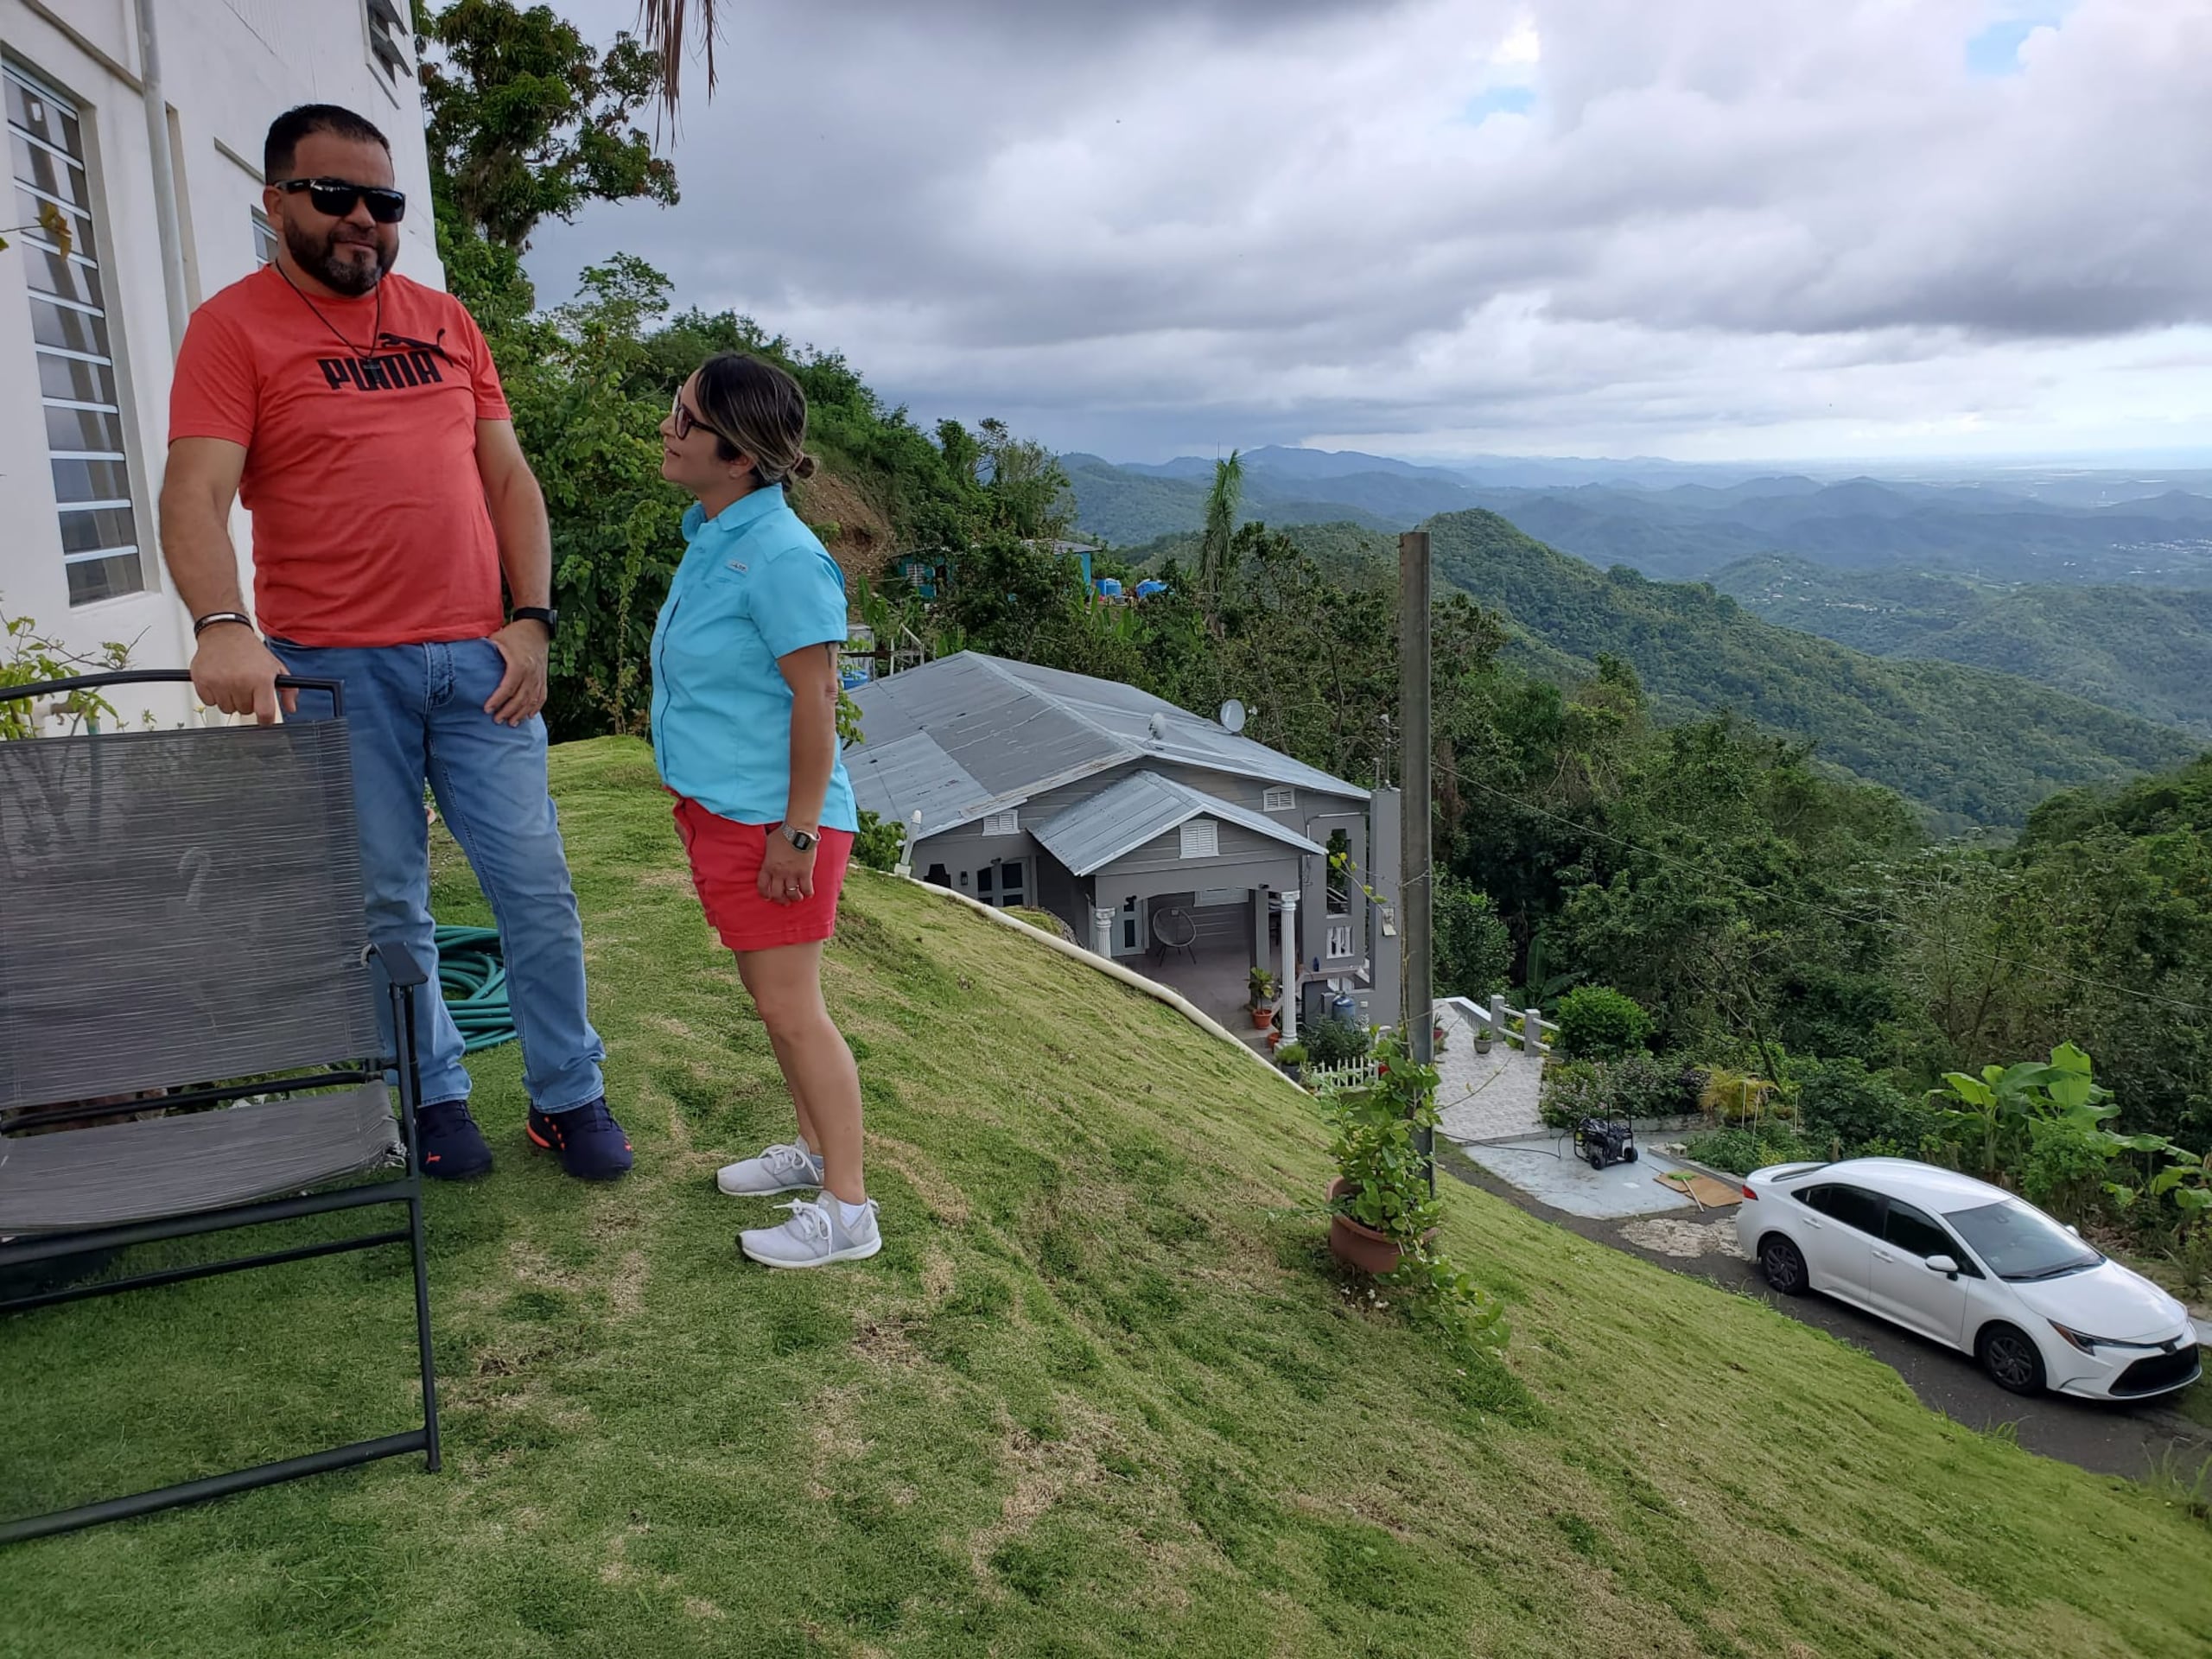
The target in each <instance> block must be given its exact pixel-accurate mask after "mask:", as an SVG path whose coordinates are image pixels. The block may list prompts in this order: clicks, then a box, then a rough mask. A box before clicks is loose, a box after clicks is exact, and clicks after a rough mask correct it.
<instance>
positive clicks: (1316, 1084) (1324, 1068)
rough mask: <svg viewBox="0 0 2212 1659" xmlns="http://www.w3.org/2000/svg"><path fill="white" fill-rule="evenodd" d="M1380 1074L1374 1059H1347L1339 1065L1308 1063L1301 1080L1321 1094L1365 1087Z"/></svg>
mask: <svg viewBox="0 0 2212 1659" xmlns="http://www.w3.org/2000/svg"><path fill="white" fill-rule="evenodd" d="M1378 1075H1380V1073H1379V1071H1378V1068H1377V1067H1376V1063H1375V1062H1374V1061H1373V1060H1370V1059H1357V1060H1346V1061H1344V1063H1343V1064H1342V1065H1308V1066H1307V1067H1306V1069H1305V1072H1304V1074H1303V1076H1302V1077H1301V1079H1300V1081H1302V1082H1303V1083H1304V1084H1306V1087H1307V1088H1308V1089H1311V1090H1313V1092H1314V1093H1316V1094H1320V1093H1323V1092H1325V1090H1331V1089H1365V1088H1367V1087H1369V1086H1370V1084H1373V1083H1374V1081H1375V1079H1376V1077H1377V1076H1378Z"/></svg>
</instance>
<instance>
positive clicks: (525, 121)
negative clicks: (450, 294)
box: [414, 0, 677, 330]
mask: <svg viewBox="0 0 2212 1659" xmlns="http://www.w3.org/2000/svg"><path fill="white" fill-rule="evenodd" d="M414 11H415V30H416V35H417V37H418V38H420V39H421V40H422V41H424V42H426V43H427V44H429V45H431V46H435V48H437V50H436V52H435V54H428V53H426V54H424V57H423V63H422V65H421V69H420V73H421V79H422V86H423V111H424V115H425V118H426V121H425V128H424V131H425V136H426V137H427V139H428V141H429V161H430V185H431V194H432V195H433V196H434V197H435V200H436V204H437V209H438V252H439V257H441V258H442V260H443V261H444V262H445V264H446V265H447V268H448V283H449V284H450V285H451V286H452V288H453V289H454V292H455V293H457V294H459V295H460V296H461V297H462V298H463V299H464V300H466V301H467V302H469V303H470V305H471V307H472V308H483V309H482V310H480V311H479V317H478V321H480V322H481V323H484V324H485V326H486V328H487V330H488V329H489V328H491V327H493V325H494V324H497V323H505V322H506V321H512V320H513V319H515V318H518V317H519V316H521V315H524V313H526V312H528V311H529V310H530V309H531V305H532V303H533V299H532V296H531V289H530V284H529V281H528V279H527V278H526V277H524V275H523V272H522V268H521V264H520V259H519V256H520V254H521V253H522V251H524V249H526V248H527V247H528V246H529V245H530V238H531V232H532V231H534V230H535V229H536V228H537V226H538V224H539V222H540V221H541V220H543V219H547V218H549V217H550V218H554V219H564V220H565V219H573V218H574V217H575V213H576V212H577V210H578V209H580V208H581V207H583V206H584V205H585V204H586V203H587V202H591V201H629V200H637V199H639V198H644V199H645V200H652V201H658V202H661V203H663V204H664V205H665V204H669V203H672V202H674V201H675V200H677V183H676V168H675V167H674V165H673V164H672V163H671V162H668V161H667V160H665V159H664V158H663V157H660V156H656V155H655V154H654V153H653V144H652V139H651V138H650V137H648V136H647V135H646V134H645V132H644V131H643V130H640V129H639V127H637V126H636V125H634V124H632V117H633V116H634V115H635V114H636V112H637V111H639V109H640V108H641V107H642V106H643V105H645V104H647V103H649V102H651V101H652V99H654V98H655V97H657V96H658V94H659V93H660V92H661V90H662V86H661V66H660V63H659V61H658V59H656V57H655V56H654V55H653V54H652V53H651V52H650V51H648V50H647V49H646V48H645V47H644V46H643V45H641V44H640V43H639V41H637V40H636V39H635V38H633V37H632V36H631V35H627V34H623V35H616V36H615V39H614V43H613V45H612V46H609V47H608V48H607V49H606V50H605V51H604V52H601V51H597V50H594V48H593V47H592V46H591V45H590V44H589V43H588V41H585V39H584V38H583V36H582V34H581V33H579V32H578V30H577V29H575V26H574V25H573V24H570V23H569V22H564V21H563V19H562V18H561V17H560V16H557V15H556V13H555V12H554V11H553V10H552V9H551V8H550V6H543V5H537V6H531V7H530V8H528V9H527V10H524V8H523V7H521V6H518V5H516V4H514V3H512V0H452V3H450V4H448V5H446V6H444V7H442V8H439V7H435V6H433V5H432V4H430V3H429V0H415V4H414ZM483 310H488V311H489V312H490V313H491V314H492V315H491V316H490V317H489V318H486V316H485V315H483Z"/></svg>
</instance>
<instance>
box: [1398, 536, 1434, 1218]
mask: <svg viewBox="0 0 2212 1659" xmlns="http://www.w3.org/2000/svg"><path fill="white" fill-rule="evenodd" d="M1428 658H1429V632H1428V532H1427V531H1421V530H1409V531H1406V533H1405V534H1404V535H1402V536H1401V537H1398V663H1399V680H1398V729H1399V732H1400V734H1401V736H1402V740H1403V742H1404V745H1405V751H1404V759H1403V760H1402V764H1401V767H1400V778H1399V782H1400V783H1401V784H1402V785H1403V794H1402V798H1401V801H1400V804H1399V810H1398V854H1399V856H1398V871H1399V875H1398V880H1399V888H1398V931H1400V933H1402V935H1403V936H1404V938H1405V942H1406V944H1405V995H1404V996H1403V997H1402V999H1401V1002H1400V1006H1401V1007H1402V1008H1403V1009H1404V1011H1405V1012H1404V1018H1405V1020H1406V1034H1407V1037H1408V1043H1407V1046H1408V1048H1409V1049H1410V1050H1411V1051H1412V1052H1413V1057H1414V1059H1415V1060H1417V1061H1419V1062H1420V1063H1421V1065H1434V1064H1435V1063H1436V1042H1435V1037H1434V1030H1435V1027H1434V1023H1433V1022H1434V1020H1435V1018H1436V969H1435V963H1434V962H1433V957H1432V942H1431V934H1430V923H1431V920H1432V911H1433V907H1432V903H1431V897H1432V895H1431V874H1432V873H1431V871H1430V868H1429V826H1430V823H1431V821H1432V819H1433V817H1434V812H1435V809H1434V807H1433V804H1432V801H1433V791H1432V789H1431V787H1430V783H1429V775H1428V769H1429V760H1430V758H1431V757H1432V755H1433V753H1435V749H1434V746H1433V743H1432V742H1431V741H1430V738H1429V690H1430V688H1429V664H1428ZM1435 1141H1436V1137H1435V1134H1434V1132H1433V1131H1432V1130H1428V1129H1423V1130H1422V1131H1421V1162H1422V1163H1423V1165H1425V1166H1427V1171H1428V1190H1429V1192H1431V1193H1432V1194H1433V1193H1434V1192H1435V1191H1436V1144H1435Z"/></svg>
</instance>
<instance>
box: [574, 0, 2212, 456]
mask: <svg viewBox="0 0 2212 1659" xmlns="http://www.w3.org/2000/svg"><path fill="white" fill-rule="evenodd" d="M567 10H569V12H570V14H571V15H572V16H575V17H576V18H577V20H578V21H579V22H582V23H583V24H584V25H585V27H586V28H587V29H589V30H591V31H592V32H594V33H595V34H597V35H600V36H601V37H602V38H604V37H605V36H607V35H611V34H612V32H613V29H615V28H618V27H622V26H625V25H626V24H627V23H628V22H630V21H631V20H632V17H633V16H634V8H633V7H632V6H631V5H629V4H627V3H625V0H594V3H589V4H576V3H572V4H571V5H569V7H568V8H567ZM2033 15H2034V16H2042V17H2044V18H2047V19H2049V20H2050V21H2049V22H2048V23H2047V24H2046V26H2044V27H2041V28H2038V29H2034V30H2033V31H2032V32H2026V33H2025V35H2024V40H2023V41H2021V42H2020V44H2019V47H2018V56H2017V60H2016V61H2014V62H2012V63H2009V64H2006V65H2005V66H2003V68H2004V72H2003V73H1988V72H1987V69H1986V67H1983V69H1982V70H1981V72H1980V73H1977V72H1976V71H1975V70H1974V69H1973V68H1970V67H1969V64H1968V46H1969V42H1971V41H1974V40H1975V38H1976V37H1977V36H1978V35H1980V34H1981V32H1982V31H1983V30H1985V29H1989V28H1990V27H1991V26H1992V25H1993V24H2002V23H2004V22H2006V21H2007V20H2008V19H2013V18H2018V17H2019V16H2021V14H2020V11H2019V10H2018V6H2017V5H2008V4H2006V3H1998V0H1918V3H1915V4H1912V5H1910V6H1900V5H1897V4H1895V3H1893V0H1825V3H1815V0H1768V3H1763V4H1760V5H1757V6H1747V5H1745V4H1742V3H1740V0H1669V3H1667V4H1665V5H1663V6H1653V5H1650V4H1649V3H1648V0H1535V3H1530V4H1526V5H1521V4H1510V5H1501V4H1491V3H1484V0H1408V3H1403V4H1397V5H1386V4H1382V3H1374V0H1363V3H1355V4H1338V3H1321V0H1308V3H1302V4H1281V3H1274V4H1260V3H1216V4H1210V5H1205V4H1192V3H1185V0H1173V3H1171V0H1147V3H1136V4H1130V3H1117V4H1115V5H1111V6H1107V5H1084V4H1076V5H1020V4H1015V3H1013V0H950V3H943V4H939V5H936V6H932V7H930V8H927V9H917V8H912V7H907V6H902V5H893V4H888V3H815V4H809V5H799V4H796V3H793V4H783V3H756V4H753V5H751V6H748V7H745V8H742V9H741V10H737V9H733V10H732V12H731V16H730V20H729V22H728V24H726V26H725V31H724V36H723V41H722V46H721V51H720V54H719V61H720V66H721V74H722V79H721V86H720V89H719V90H718V92H717V93H716V95H715V98H714V99H712V100H711V101H709V99H707V98H706V97H705V95H704V94H705V88H704V79H703V76H702V75H699V74H697V73H694V74H693V76H692V78H691V80H690V84H689V86H688V88H687V108H686V112H685V116H684V119H683V128H682V131H681V136H680V140H679V142H678V143H677V147H676V149H675V152H674V154H675V159H676V162H677V169H678V172H679V174H680V175H681V176H682V179H683V194H684V200H683V204H682V205H681V206H680V207H677V208H675V209H673V210H669V211H666V212H662V211H658V210H652V209H646V208H639V207H614V208H595V209H593V210H591V211H589V212H588V213H585V214H584V215H583V216H582V218H581V219H579V221H578V223H577V224H575V226H547V227H545V228H544V230H543V231H542V232H541V233H540V235H539V238H538V241H537V247H536V248H535V249H534V250H533V253H532V257H531V267H532V270H533V271H534V272H535V273H536V274H537V277H538V279H539V281H540V283H541V286H542V287H543V289H545V290H546V292H547V293H548V295H549V296H558V295H559V294H560V293H562V292H564V291H565V290H566V289H567V287H568V286H569V283H571V281H572V280H573V277H574V273H575V270H577V269H578V267H580V266H581V265H582V264H584V263H587V262H588V261H589V260H591V259H593V258H595V257H602V256H603V255H604V254H605V253H606V252H607V251H611V250H613V249H614V248H618V247H619V248H623V249H626V250H628V251H633V252H636V253H638V254H640V255H642V256H644V257H646V258H648V259H650V260H652V261H653V262H654V263H655V264H658V265H659V266H660V267H661V268H663V269H664V270H667V271H668V272H669V273H670V275H671V277H674V278H675V279H676V282H677V289H678V293H679V296H680V297H681V299H682V300H683V302H686V303H690V302H697V303H700V304H702V305H705V306H708V307H709V308H718V307H721V306H724V305H728V306H733V307H735V308H739V309H741V310H745V311H747V312H749V313H751V314H753V315H755V316H757V317H759V318H760V320H761V321H763V322H765V323H767V324H769V325H770V326H772V327H779V328H782V329H785V330H786V331H787V332H790V333H791V334H794V335H796V336H798V337H800V338H804V339H812V340H818V341H820V342H821V343H823V344H824V345H828V346H836V347H837V348H839V349H842V350H843V351H844V352H846V353H847V354H848V355H849V357H850V358H851V359H853V360H854V361H855V364H857V365H860V366H861V368H862V369H863V370H864V371H865V372H868V374H869V375H870V376H871V378H873V379H874V380H875V381H876V382H877V383H878V384H879V385H881V386H882V387H883V388H884V389H885V390H886V391H887V392H888V393H889V394H890V395H892V396H893V397H899V398H903V399H906V400H909V401H911V402H912V404H914V406H915V407H916V409H917V410H918V411H923V412H929V413H935V412H940V411H942V412H947V413H963V414H969V415H973V414H977V413H982V412H987V410H999V411H1000V412H1002V413H1005V414H1007V416H1009V417H1010V418H1017V419H1020V420H1021V421H1023V422H1024V423H1026V424H1027V425H1028V426H1029V427H1031V428H1032V429H1035V430H1037V431H1039V433H1040V434H1041V435H1045V436H1046V437H1047V438H1048V439H1049V440H1050V441H1052V442H1055V443H1058V444H1060V445H1061V446H1063V447H1071V448H1072V447H1084V448H1104V449H1108V450H1109V451H1113V452H1116V453H1129V454H1140V453H1154V452H1158V451H1161V450H1165V449H1172V448H1176V447H1178V446H1179V445H1183V444H1186V443H1196V442H1214V441H1220V442H1246V443H1249V442H1265V441H1270V440H1274V441H1291V442H1295V441H1298V440H1299V439H1300V437H1303V436H1307V435H1318V434H1332V435H1344V434H1354V435H1359V434H1371V435H1377V436H1378V437H1379V438H1387V439H1391V440H1393V441H1394V442H1396V443H1397V445H1398V447H1399V448H1402V449H1422V450H1425V451H1426V452H1427V453H1442V452H1446V451H1448V450H1449V449H1450V448H1452V446H1453V445H1455V444H1458V445H1465V446H1468V447H1483V446H1488V447H1497V448H1562V447H1567V448H1573V447H1576V446H1577V445H1580V447H1583V448H1605V447H1612V448H1620V447H1622V446H1627V447H1631V448H1643V449H1651V450H1665V449H1666V448H1669V444H1670V442H1675V441H1677V440H1680V441H1683V442H1688V443H1689V444H1691V446H1692V447H1696V446H1698V445H1700V444H1702V445H1704V446H1706V447H1708V448H1709V447H1711V445H1712V444H1713V442H1716V441H1718V442H1724V443H1725V442H1727V440H1726V438H1725V437H1719V436H1718V435H1721V434H1724V433H1726V432H1734V433H1735V434H1737V435H1738V442H1739V443H1740V448H1741V451H1742V452H1743V453H1746V454H1759V453H1766V452H1768V451H1769V450H1770V449H1773V448H1796V449H1797V450H1798V451H1800V452H1803V451H1804V449H1805V447H1806V446H1807V445H1808V444H1814V443H1815V442H1816V441H1817V440H1818V439H1819V437H1820V436H1821V434H1823V433H1826V434H1828V435H1830V436H1831V437H1834V438H1835V439H1836V440H1837V441H1838V442H1842V441H1843V440H1844V439H1845V438H1847V436H1848V435H1850V434H1853V433H1858V434H1861V435H1864V434H1874V435H1880V434H1884V433H1888V434H1892V435H1895V436H1896V438H1897V442H1898V443H1899V444H1900V445H1901V446H1904V445H1910V444H1913V443H1920V442H1931V441H1933V439H1932V438H1931V437H1930V436H1929V435H1930V434H1934V435H1936V436H1940V435H1942V432H1943V431H1945V430H1949V431H1951V432H1953V433H1954V434H1975V433H1979V434H1981V435H1983V438H1982V439H1976V440H1975V441H1977V442H1980V441H1984V439H1986V437H1987V435H1992V434H2005V433H2011V434H2014V435H2017V436H2018V438H2019V440H2020V442H2021V447H2029V448H2032V447H2044V448H2049V447H2052V446H2053V445H2054V444H2056V445H2063V443H2066V442H2095V441H2096V435H2098V434H2101V433H2107V432H2109V433H2119V432H2121V431H2122V430H2123V429H2125V430H2126V431H2128V432H2134V431H2135V430H2136V429H2137V428H2139V427H2140V426H2141V425H2142V424H2143V423H2145V422H2151V423H2153V424H2155V425H2156V426H2157V428H2158V431H2159V432H2160V433H2161V434H2163V435H2164V436H2165V438H2166V440H2167V441H2168V442H2173V441H2176V438H2177V435H2178V437H2179V438H2180V440H2181V441H2186V442H2209V443H2212V394H2208V393H2207V392H2206V391H2205V390H2204V377H2203V376H2202V372H2201V371H2190V370H2188V369H2186V368H2176V369H2172V370H2170V371H2166V372H2164V373H2163V375H2162V373H2161V372H2159V371H2158V370H2156V369H2154V368H2152V367H2150V366H2147V362H2148V359H2150V358H2151V357H2152V356H2153V355H2154V354H2153V353H2148V352H2146V351H2145V340H2144V339H2143V338H2142V337H2143V336H2152V337H2154V338H2157V339H2158V340H2162V341H2163V347H2164V350H2165V351H2166V352H2167V353H2168V354H2169V355H2177V356H2179V357H2181V358H2183V359H2186V358H2188V357H2190V355H2192V354H2195V355H2200V356H2201V354H2202V350H2203V347H2204V344H2205V340H2206V338H2207V336H2206V330H2207V326H2208V325H2212V238H2207V237H2206V236H2205V235H2204V233H2203V232H2202V226H2205V225H2207V224H2212V120H2208V119H2207V118H2206V115H2205V111H2207V110H2212V5H2208V4H2206V3H2203V0H2080V3H2077V4H2074V5H2072V6H2071V7H2070V8H2061V7H2059V6H2057V5H2056V4H2053V3H2050V0H2039V3H2038V4H2037V11H2036V13H2035V14H2033ZM2131 364H2132V365H2133V366H2129V365H2131ZM1763 438H1764V439H1765V440H1768V441H1769V442H1767V444H1766V446H1765V448H1763V446H1762V439H1763ZM1852 441H1853V442H1856V441H1859V440H1857V439H1853V440H1852Z"/></svg>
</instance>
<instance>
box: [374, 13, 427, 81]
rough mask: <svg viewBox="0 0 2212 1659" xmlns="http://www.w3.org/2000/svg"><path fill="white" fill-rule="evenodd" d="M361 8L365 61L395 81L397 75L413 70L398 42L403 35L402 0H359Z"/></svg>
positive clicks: (397, 78) (410, 72)
mask: <svg viewBox="0 0 2212 1659" xmlns="http://www.w3.org/2000/svg"><path fill="white" fill-rule="evenodd" d="M362 10H364V11H365V13H366V15H367V17H368V24H369V63H370V65H371V67H374V68H378V69H381V70H382V71H384V74H385V79H386V80H389V81H391V82H392V83H393V84H394V85H397V83H398V80H399V78H400V76H402V75H412V74H413V73H415V70H414V68H413V67H412V66H411V65H410V64H409V62H408V61H407V48H405V47H404V45H402V44H401V42H402V41H404V40H405V39H406V38H407V19H406V18H405V17H404V16H403V15H402V13H403V12H404V10H405V5H404V0H363V3H362Z"/></svg>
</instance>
